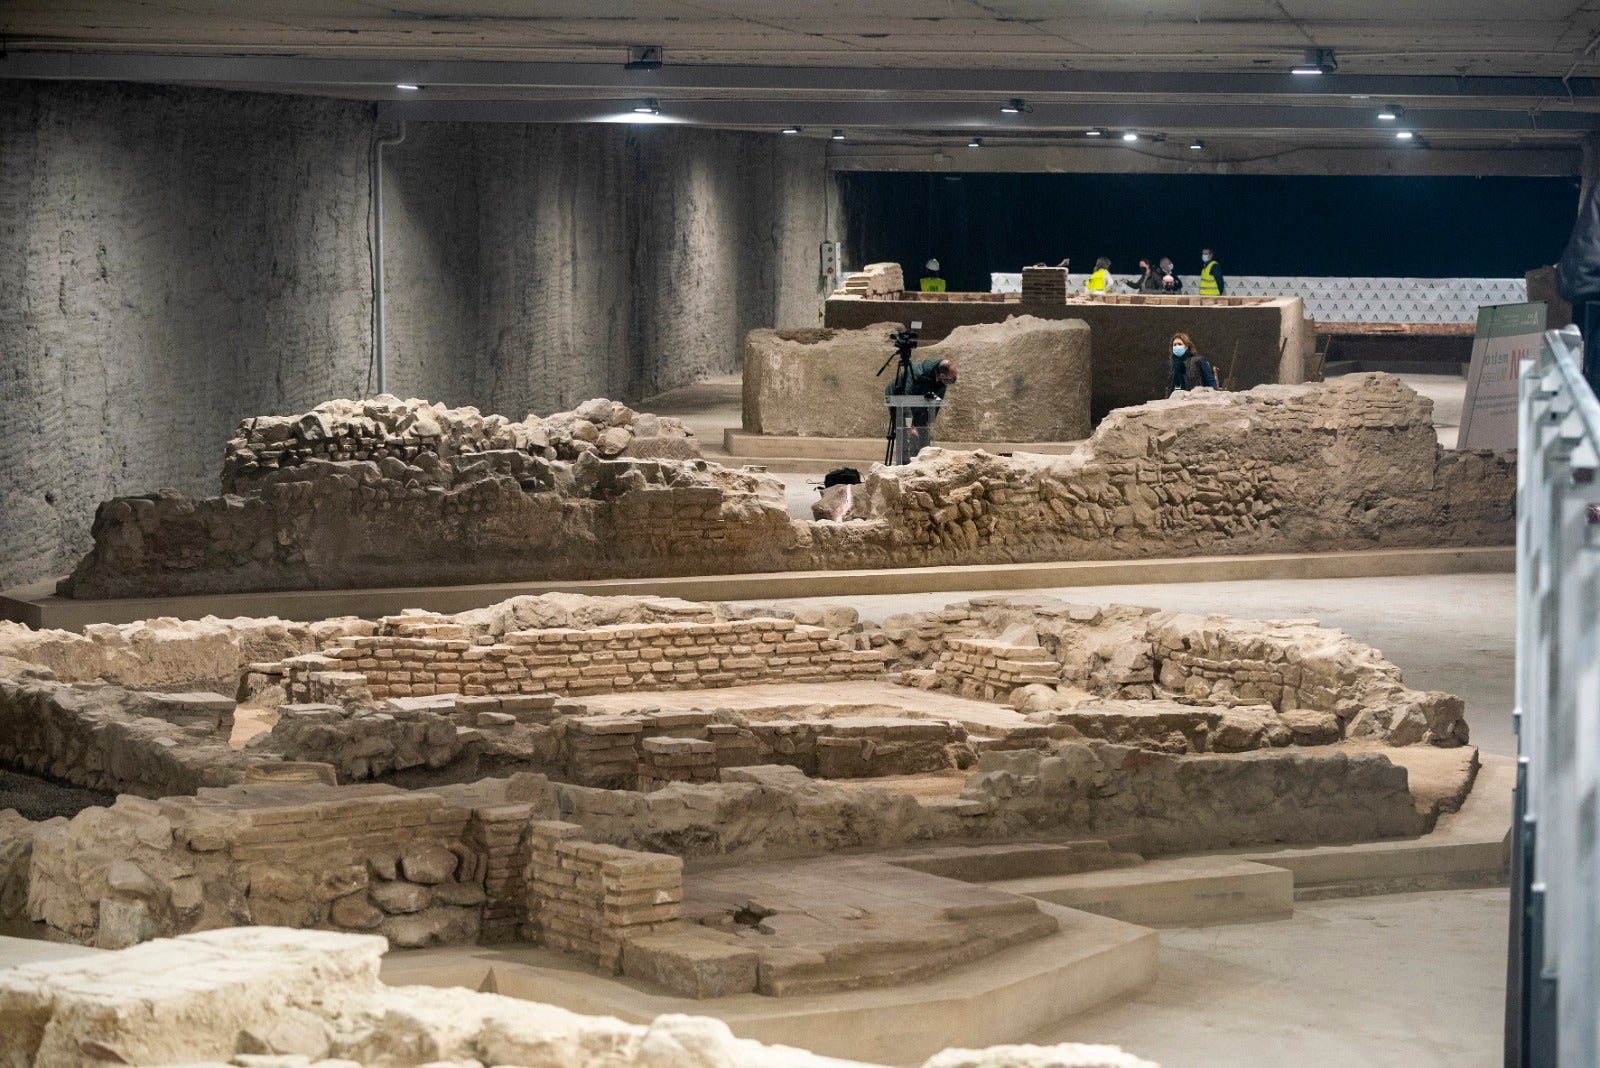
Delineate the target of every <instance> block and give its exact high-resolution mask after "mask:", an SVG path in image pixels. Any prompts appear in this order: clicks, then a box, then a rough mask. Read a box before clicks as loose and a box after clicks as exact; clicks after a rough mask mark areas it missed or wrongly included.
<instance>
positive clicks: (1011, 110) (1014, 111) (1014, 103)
mask: <svg viewBox="0 0 1600 1068" xmlns="http://www.w3.org/2000/svg"><path fill="white" fill-rule="evenodd" d="M1000 110H1001V111H1002V112H1004V113H1005V114H1007V115H1022V114H1025V113H1027V112H1029V111H1032V110H1033V108H1032V107H1031V106H1030V105H1029V104H1028V102H1027V101H1026V100H1024V99H1022V98H1021V97H1020V96H1014V97H1012V98H1011V99H1010V100H1007V101H1006V102H1005V103H1004V104H1001V105H1000Z"/></svg>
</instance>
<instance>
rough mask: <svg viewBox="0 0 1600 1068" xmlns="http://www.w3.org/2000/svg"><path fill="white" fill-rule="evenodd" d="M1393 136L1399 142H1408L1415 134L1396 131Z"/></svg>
mask: <svg viewBox="0 0 1600 1068" xmlns="http://www.w3.org/2000/svg"><path fill="white" fill-rule="evenodd" d="M1394 135H1395V137H1396V138H1398V139H1399V140H1401V141H1409V140H1411V139H1412V138H1413V137H1415V136H1416V134H1414V133H1412V132H1411V131H1410V130H1396V131H1395V132H1394Z"/></svg>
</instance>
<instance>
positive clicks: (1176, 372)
mask: <svg viewBox="0 0 1600 1068" xmlns="http://www.w3.org/2000/svg"><path fill="white" fill-rule="evenodd" d="M1201 386H1207V387H1209V388H1211V389H1216V388H1217V372H1216V371H1215V370H1213V369H1212V367H1211V361H1210V360H1208V359H1206V358H1205V357H1204V356H1202V355H1200V351H1199V350H1198V349H1196V348H1195V347H1194V342H1193V341H1191V340H1190V339H1189V335H1188V334H1173V335H1172V389H1170V390H1168V392H1167V395H1168V396H1169V397H1170V396H1171V395H1172V394H1174V393H1176V392H1177V391H1178V390H1180V389H1199V388H1200V387H1201Z"/></svg>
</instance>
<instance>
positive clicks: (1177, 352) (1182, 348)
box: [1172, 344, 1189, 356]
mask: <svg viewBox="0 0 1600 1068" xmlns="http://www.w3.org/2000/svg"><path fill="white" fill-rule="evenodd" d="M1188 351H1189V348H1188V346H1186V345H1181V344H1180V345H1174V346H1172V354H1173V355H1174V356H1182V355H1183V354H1184V353H1186V352H1188Z"/></svg>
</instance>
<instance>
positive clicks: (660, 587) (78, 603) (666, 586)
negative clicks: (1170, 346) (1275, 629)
mask: <svg viewBox="0 0 1600 1068" xmlns="http://www.w3.org/2000/svg"><path fill="white" fill-rule="evenodd" d="M1515 570H1516V548H1515V546H1511V545H1505V546H1498V545H1497V546H1483V547H1475V548H1444V549H1440V548H1421V549H1363V550H1359V551H1355V552H1331V553H1263V554H1260V555H1255V556H1191V557H1179V558H1170V557H1164V558H1158V559H1150V560H1063V561H1049V562H1046V563H1036V564H969V565H960V566H955V565H947V566H942V567H898V568H882V569H876V570H864V571H773V572H764V573H746V574H734V575H685V576H673V577H663V578H623V579H590V580H579V581H572V582H498V583H487V584H483V585H472V586H392V587H381V588H364V589H347V590H269V591H263V592H258V593H226V594H194V595H191V596H185V597H128V598H120V599H115V600H104V601H89V600H75V599H73V598H70V597H58V596H56V593H55V585H56V580H54V579H52V580H50V581H48V582H38V583H34V584H33V585H31V586H18V587H15V588H13V589H10V590H6V591H3V592H0V619H5V620H11V621H13V622H17V623H25V624H27V625H28V626H30V627H33V628H35V629H42V628H47V627H54V628H60V629H63V630H81V629H82V628H83V627H85V626H87V625H89V624H91V623H132V622H135V621H137V620H141V619H153V618H156V617H159V616H175V617H177V618H179V619H200V618H201V617H203V616H207V615H214V616H218V617H220V618H223V619H231V618H233V617H236V616H253V617H257V618H259V617H263V616H279V617H281V618H283V619H292V620H302V621H312V620H319V619H330V618H332V617H334V616H361V617H363V618H366V619H377V618H379V617H381V616H386V615H398V614H399V613H401V612H402V611H404V610H406V609H408V608H420V609H423V610H425V611H429V612H444V613H454V612H465V611H467V610H469V609H473V608H482V607H484V606H486V605H491V604H494V603H495V602H497V601H503V600H506V599H507V598H509V597H520V596H525V595H532V594H540V593H557V592H560V593H582V594H588V595H590V596H593V597H603V596H608V595H609V596H629V597H682V598H684V599H686V600H691V601H751V600H777V599H780V598H791V597H853V596H861V595H870V594H907V593H976V592H989V591H1003V590H1036V589H1049V588H1067V587H1074V586H1091V587H1092V586H1121V585H1144V584H1159V583H1164V582H1231V581H1239V580H1261V579H1268V580H1284V579H1329V578H1374V577H1391V576H1397V575H1461V574H1486V573H1500V572H1507V573H1509V572H1513V571H1515Z"/></svg>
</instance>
